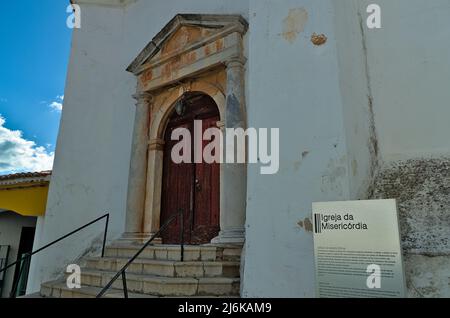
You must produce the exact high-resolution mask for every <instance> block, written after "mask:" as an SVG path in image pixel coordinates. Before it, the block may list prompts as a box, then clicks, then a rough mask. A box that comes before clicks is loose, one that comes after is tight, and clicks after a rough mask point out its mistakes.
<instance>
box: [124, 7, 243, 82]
mask: <svg viewBox="0 0 450 318" xmlns="http://www.w3.org/2000/svg"><path fill="white" fill-rule="evenodd" d="M247 28H248V24H247V22H246V21H245V20H244V19H243V18H242V17H241V16H239V15H201V14H179V15H177V16H175V18H173V19H172V20H171V21H170V22H169V23H168V24H167V25H166V26H165V27H164V28H163V29H162V30H161V31H160V32H159V33H158V34H157V35H156V36H155V37H154V38H153V40H152V41H151V42H150V43H149V44H147V46H146V47H145V49H144V50H143V51H142V52H141V53H140V54H139V55H138V57H137V58H136V59H135V60H134V61H133V63H131V65H130V66H129V67H128V68H127V70H128V71H130V72H132V73H134V74H135V75H136V76H138V77H139V85H140V87H141V88H142V90H151V89H155V88H158V87H161V86H164V85H167V84H170V83H173V82H176V81H179V80H181V79H183V78H184V77H186V76H189V75H192V74H195V73H198V72H200V71H203V70H205V69H206V68H210V67H212V66H217V65H219V64H221V63H224V62H226V61H227V60H229V59H231V58H238V59H243V44H242V36H243V34H245V32H246V31H247Z"/></svg>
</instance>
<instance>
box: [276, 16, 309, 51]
mask: <svg viewBox="0 0 450 318" xmlns="http://www.w3.org/2000/svg"><path fill="white" fill-rule="evenodd" d="M307 22H308V12H307V11H306V9H305V8H294V9H290V10H289V14H288V16H287V17H286V18H285V19H284V20H283V33H282V36H283V38H284V39H285V40H286V41H288V42H289V43H291V44H292V43H294V42H295V40H296V39H297V37H298V35H299V34H300V33H302V32H303V30H304V28H305V25H306V23H307Z"/></svg>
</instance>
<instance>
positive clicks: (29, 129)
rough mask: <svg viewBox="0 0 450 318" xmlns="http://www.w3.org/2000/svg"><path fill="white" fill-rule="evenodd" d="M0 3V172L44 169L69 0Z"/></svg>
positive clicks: (64, 56)
mask: <svg viewBox="0 0 450 318" xmlns="http://www.w3.org/2000/svg"><path fill="white" fill-rule="evenodd" d="M0 3H1V10H0V41H1V42H0V43H1V46H0V48H1V49H0V174H5V173H12V172H19V171H30V170H32V171H33V170H34V171H36V170H42V169H47V168H50V167H51V162H52V158H53V152H54V150H55V144H56V138H57V133H58V128H59V121H60V117H61V112H60V108H61V106H62V100H63V95H64V86H65V80H66V71H67V64H68V61H69V54H70V43H71V33H72V31H71V30H70V29H69V28H68V27H67V25H66V20H67V18H68V16H69V13H67V12H66V8H67V6H68V4H69V0H39V1H34V0H21V1H6V0H0ZM42 147H44V148H42Z"/></svg>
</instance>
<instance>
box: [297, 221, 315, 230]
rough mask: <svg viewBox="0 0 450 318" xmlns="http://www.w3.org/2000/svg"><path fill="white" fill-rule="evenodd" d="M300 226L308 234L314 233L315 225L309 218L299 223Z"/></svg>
mask: <svg viewBox="0 0 450 318" xmlns="http://www.w3.org/2000/svg"><path fill="white" fill-rule="evenodd" d="M297 224H298V226H300V227H301V228H303V229H304V230H305V231H306V232H311V233H312V231H313V224H312V222H311V220H310V219H309V218H306V219H304V220H302V221H299V222H298V223H297Z"/></svg>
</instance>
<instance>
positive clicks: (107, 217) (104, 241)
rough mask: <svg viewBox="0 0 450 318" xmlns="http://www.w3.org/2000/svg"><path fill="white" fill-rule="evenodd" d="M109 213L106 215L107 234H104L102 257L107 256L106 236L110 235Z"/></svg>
mask: <svg viewBox="0 0 450 318" xmlns="http://www.w3.org/2000/svg"><path fill="white" fill-rule="evenodd" d="M108 224H109V214H107V215H106V223H105V234H104V236H103V246H102V258H104V257H105V245H106V236H107V235H108Z"/></svg>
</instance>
